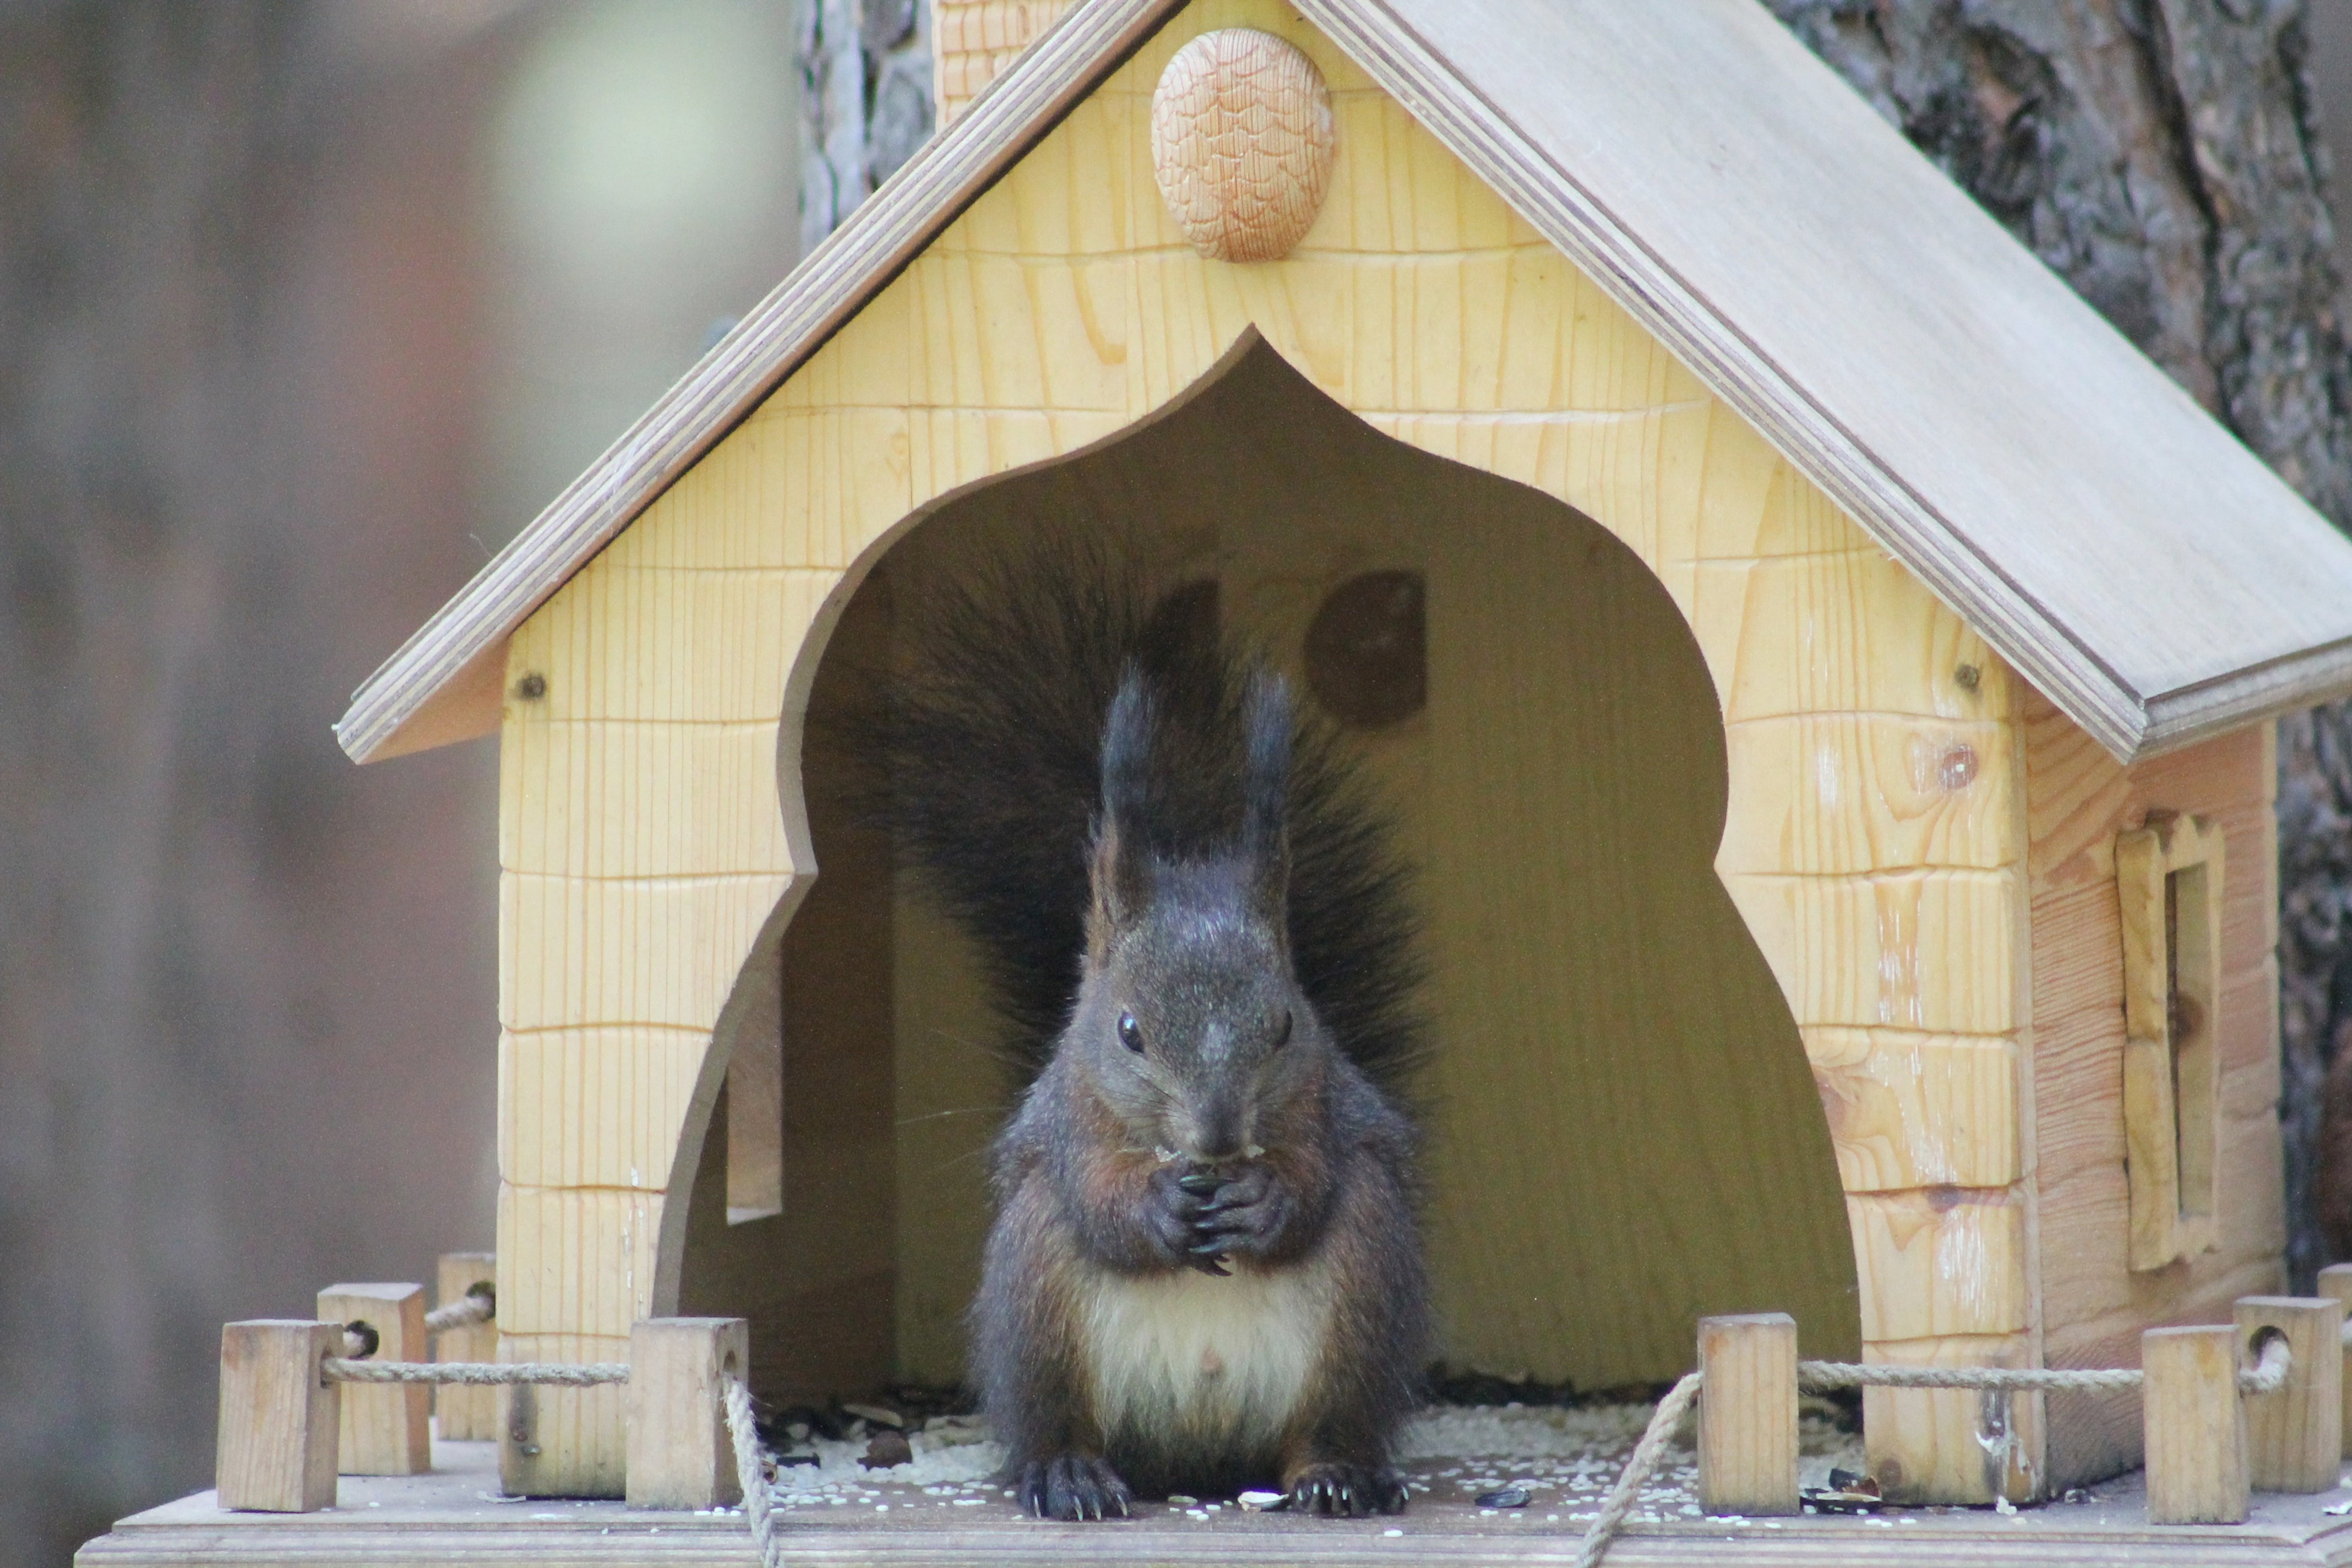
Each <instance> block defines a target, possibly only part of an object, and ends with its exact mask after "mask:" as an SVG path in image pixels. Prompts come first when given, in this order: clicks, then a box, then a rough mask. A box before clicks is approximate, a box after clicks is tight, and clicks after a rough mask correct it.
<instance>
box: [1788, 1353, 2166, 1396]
mask: <svg viewBox="0 0 2352 1568" xmlns="http://www.w3.org/2000/svg"><path fill="white" fill-rule="evenodd" d="M2141 1378H2142V1373H2140V1370H2139V1369H2138V1368H2137V1367H2115V1368H2106V1369H2099V1370H2087V1369H2086V1370H2082V1371H2072V1372H2069V1371H2061V1370H2058V1369H2056V1368H2042V1367H2022V1366H2019V1367H2010V1366H1863V1365H1860V1364H1858V1363H1854V1362H1850V1361H1801V1362H1799V1363H1797V1386H1798V1387H1799V1388H1801V1389H1805V1390H1807V1391H1809V1392H1811V1393H1814V1394H1821V1393H1824V1392H1826V1391H1828V1390H1830V1389H1832V1388H1864V1387H1873V1388H1977V1389H1990V1390H1992V1391H1994V1392H1996V1393H2001V1394H2051V1393H2056V1392H2059V1391H2060V1390H2064V1389H2116V1388H2137V1387H2138V1386H2139V1385H2140V1382H2141Z"/></svg>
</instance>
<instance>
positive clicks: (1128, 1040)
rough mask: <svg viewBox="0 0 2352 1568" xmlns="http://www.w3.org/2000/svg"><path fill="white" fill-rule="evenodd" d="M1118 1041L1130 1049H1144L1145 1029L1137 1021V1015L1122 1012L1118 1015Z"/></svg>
mask: <svg viewBox="0 0 2352 1568" xmlns="http://www.w3.org/2000/svg"><path fill="white" fill-rule="evenodd" d="M1118 1043H1119V1044H1120V1045H1122V1046H1125V1047H1127V1048H1128V1049H1129V1050H1130V1051H1140V1050H1142V1049H1143V1030H1142V1028H1141V1026H1139V1025H1138V1024H1137V1023H1136V1021H1135V1015H1134V1014H1132V1013H1121V1014H1120V1015H1119V1016H1118Z"/></svg>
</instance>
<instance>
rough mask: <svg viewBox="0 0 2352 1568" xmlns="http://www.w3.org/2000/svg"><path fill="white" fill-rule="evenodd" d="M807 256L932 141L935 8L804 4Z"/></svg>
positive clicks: (911, 1) (863, 1)
mask: <svg viewBox="0 0 2352 1568" xmlns="http://www.w3.org/2000/svg"><path fill="white" fill-rule="evenodd" d="M802 5H803V10H802V13H801V45H800V57H801V58H800V67H801V105H802V110H801V112H802V115H803V126H802V143H801V144H802V148H803V153H802V159H803V177H802V181H801V254H802V255H803V256H806V255H807V254H808V253H809V252H810V251H812V250H814V249H815V248H816V245H817V242H818V241H819V240H821V239H823V238H824V237H825V236H826V235H828V234H831V233H832V232H833V231H834V229H835V228H836V227H837V226H839V225H840V223H841V220H842V219H844V218H845V217H847V216H849V215H850V214H851V213H853V212H855V211H856V210H857V206H858V204H859V203H861V202H863V201H864V200H865V199H866V197H867V196H869V195H873V193H874V190H875V188H876V187H877V186H878V185H880V184H882V182H883V181H885V180H887V179H888V178H889V177H890V176H891V175H892V174H897V173H898V166H899V165H900V164H901V163H905V162H906V161H907V160H908V159H909V158H911V157H913V156H914V155H915V149H917V148H918V147H920V146H921V145H922V144H923V142H925V141H926V140H927V139H928V138H929V136H930V134H931V125H932V122H933V120H934V117H935V116H934V106H933V104H932V101H931V7H930V0H802Z"/></svg>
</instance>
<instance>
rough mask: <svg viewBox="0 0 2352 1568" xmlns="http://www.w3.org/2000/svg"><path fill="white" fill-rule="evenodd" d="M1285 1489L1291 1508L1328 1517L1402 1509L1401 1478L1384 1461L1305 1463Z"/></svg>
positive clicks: (1345, 1516)
mask: <svg viewBox="0 0 2352 1568" xmlns="http://www.w3.org/2000/svg"><path fill="white" fill-rule="evenodd" d="M1289 1492H1290V1507H1291V1510H1292V1511H1293V1512H1297V1513H1312V1514H1320V1515H1322V1516H1324V1517H1326V1518H1328V1519H1359V1518H1362V1519H1369V1518H1370V1517H1371V1516H1372V1515H1373V1514H1376V1513H1402V1512H1403V1511H1404V1505H1405V1485H1404V1481H1403V1479H1402V1478H1401V1477H1400V1476H1398V1474H1397V1473H1396V1472H1395V1471H1394V1470H1392V1469H1390V1468H1388V1467H1387V1466H1386V1465H1352V1464H1345V1463H1326V1464H1317V1465H1309V1466H1307V1468H1304V1469H1302V1470H1300V1471H1299V1472H1297V1474H1296V1475H1294V1476H1293V1477H1291V1479H1290V1486H1289Z"/></svg>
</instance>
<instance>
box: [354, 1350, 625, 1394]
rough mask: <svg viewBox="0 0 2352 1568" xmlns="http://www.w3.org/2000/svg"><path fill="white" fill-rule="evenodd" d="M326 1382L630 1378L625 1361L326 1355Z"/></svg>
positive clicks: (577, 1383)
mask: <svg viewBox="0 0 2352 1568" xmlns="http://www.w3.org/2000/svg"><path fill="white" fill-rule="evenodd" d="M319 1375H320V1377H322V1378H323V1379H325V1380H326V1381H327V1382H329V1383H448V1384H462V1385H465V1386H468V1387H480V1386H483V1385H485V1384H508V1383H540V1384H554V1385H555V1386H557V1387H559V1388H593V1387H595V1386H596V1385H597V1384H605V1383H626V1382H628V1381H629V1363H627V1362H625V1361H583V1362H560V1361H362V1360H360V1359H358V1358H357V1357H353V1356H329V1357H328V1358H327V1359H326V1360H324V1361H322V1362H320V1363H319Z"/></svg>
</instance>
